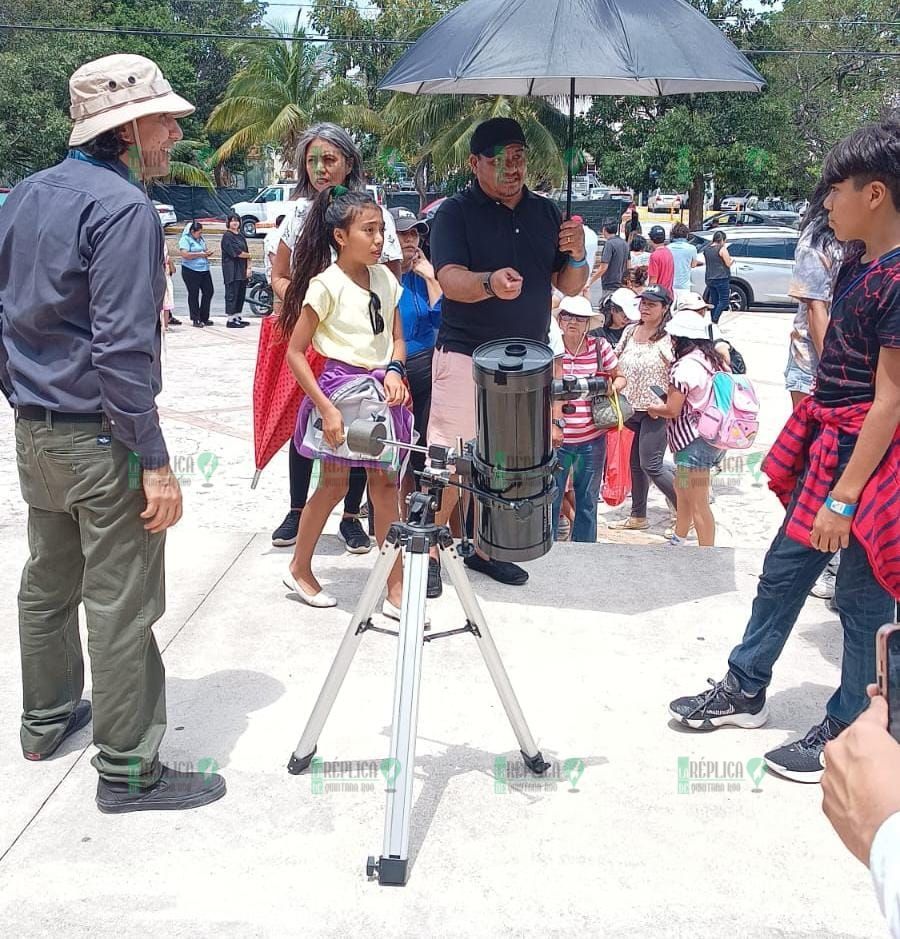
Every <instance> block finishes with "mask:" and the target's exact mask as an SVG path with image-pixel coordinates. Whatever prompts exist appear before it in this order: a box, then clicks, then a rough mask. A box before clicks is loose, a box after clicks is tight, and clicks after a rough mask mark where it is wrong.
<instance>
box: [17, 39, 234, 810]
mask: <svg viewBox="0 0 900 939" xmlns="http://www.w3.org/2000/svg"><path fill="white" fill-rule="evenodd" d="M69 87H70V92H71V105H72V106H71V115H72V117H73V119H74V122H75V123H74V127H73V129H72V134H71V137H70V144H71V146H72V150H70V152H69V154H68V156H67V158H66V159H65V160H63V161H62V162H61V163H60V164H58V165H57V166H54V167H51V168H50V169H47V170H43V171H42V172H39V173H36V174H35V175H33V176H31V177H29V178H28V179H26V180H24V181H23V182H21V183H19V185H18V186H16V187H15V189H14V190H13V192H12V193H11V195H10V197H9V199H8V200H7V202H6V204H5V206H4V208H3V213H2V215H0V386H2V388H3V390H4V392H5V394H6V395H7V397H8V398H9V400H10V403H11V404H12V406H13V407H14V408H15V415H16V427H15V433H16V455H17V461H18V468H19V479H20V485H21V490H22V496H23V498H24V499H25V501H26V502H27V503H28V540H29V545H30V549H31V556H30V558H29V559H28V561H27V562H26V565H25V570H24V572H23V576H22V585H21V589H20V592H19V637H20V642H21V650H22V683H23V700H24V707H23V713H22V727H21V741H22V751H23V754H24V756H25V758H26V759H28V760H45V759H47V758H49V757H51V756H52V755H53V754H54V753H55V752H56V750H57V749H58V748H59V746H60V745H61V744H62V742H63V741H64V740H65V739H66V738H67V737H68V736H70V735H71V734H74V733H75V732H77V731H78V730H80V729H81V728H82V727H84V726H85V725H86V724H87V723H88V722H89V721H90V720H91V717H92V710H91V704H90V703H88V702H87V701H83V700H81V692H82V689H83V686H84V661H83V655H82V649H81V641H80V638H79V633H78V615H77V610H78V605H79V603H83V604H84V609H85V620H86V624H87V632H88V647H89V650H90V657H91V672H92V677H93V722H94V727H93V731H94V734H93V736H94V743H95V745H96V746H97V750H98V752H97V754H96V755H95V756H94V758H93V760H92V763H93V765H94V767H95V768H96V769H97V771H98V772H99V774H100V779H99V781H98V786H97V805H98V807H99V808H100V810H101V811H103V812H128V811H136V810H147V809H183V808H192V807H194V806H197V805H203V804H205V803H207V802H211V801H213V800H214V799H217V798H220V797H221V796H222V795H223V794H224V792H225V784H224V781H223V780H222V779H221V777H219V776H216V775H215V774H206V775H204V774H200V773H183V772H175V771H173V770H171V769H170V768H168V767H165V766H162V765H161V764H160V762H159V757H158V751H159V745H160V741H161V740H162V737H163V735H164V733H165V729H166V701H165V671H164V669H163V663H162V659H161V657H160V653H159V649H158V648H157V644H156V640H155V639H154V636H153V632H152V630H151V627H152V625H153V624H154V623H155V622H156V620H158V619H159V617H160V616H161V615H162V613H163V611H164V609H165V584H164V545H165V530H166V529H167V528H169V527H171V526H172V525H174V524H175V523H176V522H177V521H178V520H179V518H180V517H181V492H180V489H179V486H178V481H177V479H176V478H175V476H174V475H173V474H172V472H171V470H170V468H169V453H168V450H167V449H166V443H165V440H164V439H163V435H162V432H161V430H160V426H159V417H158V414H157V410H156V403H155V398H156V395H157V394H158V393H159V390H160V387H161V373H160V324H159V310H160V309H161V307H162V300H163V294H164V291H165V280H164V276H163V234H162V229H161V226H160V224H159V219H158V217H157V214H156V212H155V210H154V208H153V205H152V204H151V203H150V201H149V200H148V198H147V195H146V193H145V191H144V189H143V187H142V184H143V183H145V182H147V181H148V180H149V179H151V178H153V177H154V176H161V175H165V174H166V173H168V167H169V150H170V148H171V147H172V145H173V144H174V143H176V142H177V141H178V140H180V139H181V131H180V129H179V127H178V124H177V123H176V118H179V117H184V116H186V115H188V114H190V113H192V111H193V110H194V109H193V107H192V106H191V105H190V104H189V103H188V102H187V101H185V100H184V99H183V98H181V97H179V96H178V95H176V94H175V93H174V92H173V91H172V88H171V87H170V85H169V83H168V82H167V81H166V80H165V78H164V77H163V75H162V73H161V72H160V70H159V69H158V68H157V67H156V65H155V64H154V63H153V62H151V61H150V60H149V59H145V58H143V57H141V56H136V55H111V56H107V57H105V58H102V59H98V60H96V61H94V62H89V63H87V64H86V65H84V66H82V67H81V68H80V69H78V70H77V71H76V72H75V73H74V75H72V78H71V80H70V82H69ZM35 271H39V272H40V276H39V277H36V276H34V272H35Z"/></svg>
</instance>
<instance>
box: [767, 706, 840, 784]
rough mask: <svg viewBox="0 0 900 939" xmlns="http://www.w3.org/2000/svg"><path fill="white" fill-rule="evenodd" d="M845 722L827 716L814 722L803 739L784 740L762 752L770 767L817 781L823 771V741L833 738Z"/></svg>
mask: <svg viewBox="0 0 900 939" xmlns="http://www.w3.org/2000/svg"><path fill="white" fill-rule="evenodd" d="M842 730H844V725H843V724H840V723H838V722H837V721H836V720H834V718H831V717H826V718H825V720H824V721H822V723H821V724H816V726H815V727H813V728H811V729H810V731H809V733H807V735H806V736H805V737H803V739H802V740H795V741H794V742H793V743H786V744H785V745H784V746H783V747H778V748H777V749H775V750H770V751H769V752H768V753H767V754H766V755H765V761H766V764H767V765H768V767H769V769H770V770H772V772H773V773H778V775H779V776H784V777H785V779H793V780H794V782H802V783H817V782H819V780H820V779H821V778H822V773H824V772H825V759H824V755H825V744H826V743H828V741H829V740H834V738H835V737H837V735H838V734H839V733H841V731H842Z"/></svg>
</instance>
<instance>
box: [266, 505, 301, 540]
mask: <svg viewBox="0 0 900 939" xmlns="http://www.w3.org/2000/svg"><path fill="white" fill-rule="evenodd" d="M299 529H300V509H291V510H290V512H288V514H287V515H285V517H284V521H283V522H282V523H281V524H280V525H279V526H278V527H277V528H276V529H275V531H273V532H272V545H273V546H274V547H276V548H289V547H290V546H291V545H292V544H296V543H297V532H298V531H299Z"/></svg>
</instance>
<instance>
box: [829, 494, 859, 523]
mask: <svg viewBox="0 0 900 939" xmlns="http://www.w3.org/2000/svg"><path fill="white" fill-rule="evenodd" d="M858 505H859V503H858V502H839V501H838V500H837V499H832V498H831V493H829V494H828V495H827V496H826V497H825V508H826V509H828V511H829V512H834V514H835V515H841V516H843V517H844V518H853V516H854V515H855V514H856V507H857V506H858Z"/></svg>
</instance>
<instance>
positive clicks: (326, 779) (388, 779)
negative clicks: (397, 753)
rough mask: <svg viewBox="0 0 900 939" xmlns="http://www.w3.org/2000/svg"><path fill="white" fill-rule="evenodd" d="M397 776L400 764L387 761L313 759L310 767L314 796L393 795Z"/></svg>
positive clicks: (389, 759)
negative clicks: (343, 793) (340, 793)
mask: <svg viewBox="0 0 900 939" xmlns="http://www.w3.org/2000/svg"><path fill="white" fill-rule="evenodd" d="M399 773H400V761H399V760H394V759H391V758H390V757H385V759H383V760H322V759H319V757H317V756H316V757H313V760H312V763H310V776H311V780H312V793H313V795H314V796H321V795H326V794H333V793H336V792H354V793H358V792H376V791H379V792H394V791H395V790H394V783H395V782H396V780H397V776H398V775H399ZM382 779H383V780H384V788H382V785H381V781H382Z"/></svg>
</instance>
